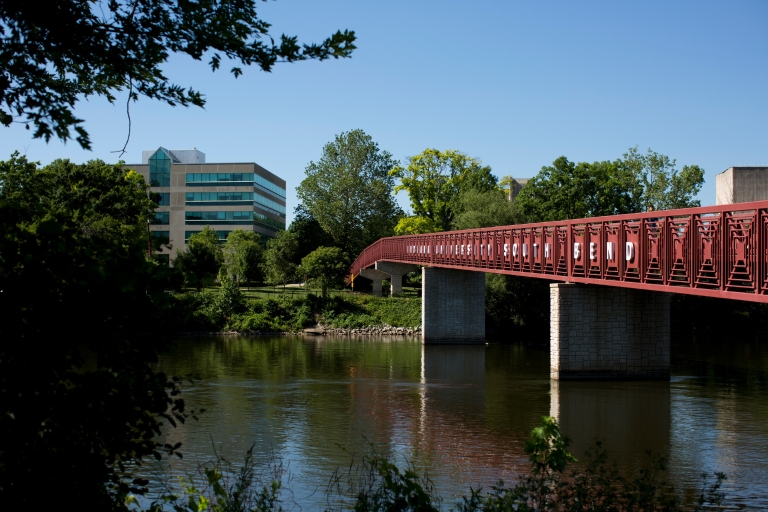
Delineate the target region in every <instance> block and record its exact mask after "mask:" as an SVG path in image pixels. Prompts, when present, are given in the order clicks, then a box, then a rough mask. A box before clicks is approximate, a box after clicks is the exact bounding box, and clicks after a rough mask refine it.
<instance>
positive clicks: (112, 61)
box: [0, 0, 355, 149]
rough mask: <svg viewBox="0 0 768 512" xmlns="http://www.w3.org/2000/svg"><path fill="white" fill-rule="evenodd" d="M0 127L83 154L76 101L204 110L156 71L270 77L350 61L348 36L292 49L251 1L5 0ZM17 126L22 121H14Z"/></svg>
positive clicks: (289, 39)
mask: <svg viewBox="0 0 768 512" xmlns="http://www.w3.org/2000/svg"><path fill="white" fill-rule="evenodd" d="M0 26H2V27H3V31H2V33H0V105H4V107H5V108H2V109H0V123H2V124H4V125H5V126H10V124H11V123H12V122H22V123H25V124H26V125H27V128H29V126H30V124H31V125H32V126H34V129H35V131H34V134H33V136H34V137H35V138H44V139H45V140H46V141H48V140H50V138H51V137H52V136H56V137H58V138H59V139H61V140H62V141H66V140H68V139H70V138H71V134H70V129H74V131H75V132H76V134H77V135H76V140H77V142H78V143H79V144H80V145H81V146H82V147H83V148H86V149H88V148H90V140H89V138H88V133H87V132H86V131H85V129H84V128H83V125H82V122H83V120H82V119H78V118H77V117H75V114H74V106H75V103H77V101H79V100H82V99H87V98H88V97H90V96H93V95H97V96H104V97H105V98H107V99H108V100H109V101H110V102H114V101H115V99H116V98H115V94H117V93H118V92H121V91H124V90H125V91H127V93H128V101H129V102H130V101H137V100H138V98H139V96H145V97H147V98H152V99H157V100H160V101H164V102H166V103H168V104H169V105H171V106H176V105H183V106H188V105H196V106H198V107H202V106H203V105H205V99H204V96H203V95H202V94H201V93H200V92H198V91H196V90H194V89H192V88H190V89H185V88H183V87H180V86H178V85H176V84H174V83H171V82H170V81H169V80H168V78H167V77H166V76H165V75H164V73H163V70H162V67H163V65H164V64H165V63H166V61H167V60H168V58H169V57H170V56H171V54H177V53H180V54H186V55H188V56H190V57H192V58H193V59H195V60H200V59H202V58H203V57H206V58H208V57H210V61H209V63H208V64H209V65H210V66H211V69H212V70H213V71H215V70H217V69H218V68H219V67H220V66H221V64H222V58H223V59H224V60H225V62H229V61H233V63H234V64H235V66H234V67H232V68H231V72H232V74H233V75H234V76H235V77H236V78H237V77H238V76H240V75H241V74H242V72H243V71H242V68H241V67H240V66H251V65H255V66H258V67H259V68H261V69H262V70H263V71H267V72H269V71H271V70H272V67H273V66H274V64H275V63H277V62H296V61H302V60H308V59H317V60H325V59H329V58H334V59H338V58H346V57H349V56H350V55H351V53H352V51H353V50H354V49H355V45H354V41H355V33H354V32H351V31H347V30H345V31H344V32H340V31H337V32H336V33H335V34H333V35H332V36H331V37H329V38H327V39H325V40H324V41H323V42H322V43H320V44H300V43H299V42H298V39H297V37H295V36H286V35H285V34H283V35H281V36H280V40H279V43H275V41H274V39H273V38H272V36H271V35H270V34H269V28H270V24H269V23H267V22H266V21H264V20H261V19H259V18H258V16H257V15H256V0H215V1H201V2H186V1H175V0H137V1H134V2H128V1H125V0H114V1H110V2H102V3H99V5H98V7H97V6H95V4H94V2H93V0H59V1H57V2H49V3H47V4H45V8H41V6H40V4H36V3H30V2H25V1H23V0H5V1H4V2H2V3H1V4H0ZM20 119H21V120H20Z"/></svg>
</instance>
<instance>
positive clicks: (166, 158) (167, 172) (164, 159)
mask: <svg viewBox="0 0 768 512" xmlns="http://www.w3.org/2000/svg"><path fill="white" fill-rule="evenodd" d="M172 163H173V159H172V157H171V155H170V153H168V150H166V149H163V148H160V149H158V150H157V151H155V154H154V155H152V156H151V157H150V158H149V186H150V187H170V186H171V164H172Z"/></svg>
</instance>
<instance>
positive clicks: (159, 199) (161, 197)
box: [152, 192, 171, 206]
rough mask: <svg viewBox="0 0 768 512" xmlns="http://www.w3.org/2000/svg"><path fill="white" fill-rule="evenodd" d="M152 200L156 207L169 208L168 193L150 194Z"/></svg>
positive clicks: (169, 197)
mask: <svg viewBox="0 0 768 512" xmlns="http://www.w3.org/2000/svg"><path fill="white" fill-rule="evenodd" d="M152 200H154V201H155V204H157V206H171V194H170V192H154V193H153V194H152Z"/></svg>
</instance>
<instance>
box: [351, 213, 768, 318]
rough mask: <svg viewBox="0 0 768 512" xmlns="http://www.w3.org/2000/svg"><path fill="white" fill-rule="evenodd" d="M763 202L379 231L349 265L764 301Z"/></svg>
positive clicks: (767, 224) (767, 286) (766, 237)
mask: <svg viewBox="0 0 768 512" xmlns="http://www.w3.org/2000/svg"><path fill="white" fill-rule="evenodd" d="M767 249H768V201H759V202H753V203H739V204H728V205H719V206H706V207H701V208H686V209H681V210H667V211H659V212H646V213H637V214H628V215H614V216H610V217H593V218H589V219H576V220H567V221H556V222H542V223H537V224H520V225H512V226H498V227H493V228H483V229H471V230H464V231H445V232H441V233H430V234H426V235H409V236H398V237H390V238H382V239H381V240H378V241H377V242H375V243H374V244H372V245H370V246H369V247H367V248H366V249H365V250H364V251H363V252H362V253H361V254H360V256H359V257H358V258H357V259H356V260H355V262H354V263H353V265H352V267H351V269H350V274H351V276H350V277H351V279H354V278H355V277H356V276H357V275H359V274H360V270H361V269H364V268H368V267H370V266H372V265H374V263H375V262H376V261H396V262H402V263H416V264H419V265H427V266H434V267H445V268H456V269H462V270H474V271H478V272H494V273H498V274H510V275H517V276H526V277H534V278H540V279H547V280H551V281H570V282H575V283H588V284H598V285H606V286H619V287H626V288H639V289H646V290H656V291H664V292H673V293H685V294H690V295H702V296H710V297H722V298H727V299H736V300H746V301H753V302H764V303H768V251H767Z"/></svg>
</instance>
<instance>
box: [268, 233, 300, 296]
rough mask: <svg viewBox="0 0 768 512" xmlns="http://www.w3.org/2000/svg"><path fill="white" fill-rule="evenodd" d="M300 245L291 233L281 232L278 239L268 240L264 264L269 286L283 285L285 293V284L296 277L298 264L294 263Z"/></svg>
mask: <svg viewBox="0 0 768 512" xmlns="http://www.w3.org/2000/svg"><path fill="white" fill-rule="evenodd" d="M298 245H299V242H298V238H297V237H296V235H295V234H294V233H291V232H290V231H280V232H278V233H277V237H275V238H273V239H271V240H267V250H266V251H264V264H263V270H264V275H265V276H266V278H265V281H266V282H267V284H271V285H272V286H277V285H280V284H281V285H283V292H285V283H287V282H288V281H290V280H291V279H293V277H294V276H295V275H296V264H295V263H293V259H294V257H295V254H296V250H297V249H298Z"/></svg>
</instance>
